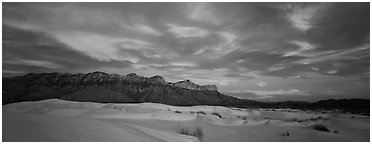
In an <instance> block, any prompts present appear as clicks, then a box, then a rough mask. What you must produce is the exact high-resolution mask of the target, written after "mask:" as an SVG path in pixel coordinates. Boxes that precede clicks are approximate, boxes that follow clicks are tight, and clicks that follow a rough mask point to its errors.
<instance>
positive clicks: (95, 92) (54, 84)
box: [2, 72, 238, 105]
mask: <svg viewBox="0 0 372 144" xmlns="http://www.w3.org/2000/svg"><path fill="white" fill-rule="evenodd" d="M2 93H3V104H7V103H13V102H20V101H29V100H42V99H49V98H61V99H66V100H75V101H92V102H158V103H164V104H170V105H197V104H220V103H225V102H229V101H237V100H238V99H236V98H233V97H230V96H226V95H223V94H221V93H219V92H218V91H217V87H216V86H214V85H198V84H195V83H193V82H191V81H189V80H186V81H180V82H176V83H171V82H167V81H165V80H164V78H163V77H161V76H153V77H149V78H148V77H143V76H139V75H137V74H135V73H130V74H128V75H118V74H107V73H103V72H93V73H87V74H81V73H79V74H69V73H42V74H34V73H30V74H26V75H24V76H18V77H13V78H3V92H2Z"/></svg>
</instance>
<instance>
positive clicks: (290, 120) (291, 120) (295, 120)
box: [286, 118, 298, 122]
mask: <svg viewBox="0 0 372 144" xmlns="http://www.w3.org/2000/svg"><path fill="white" fill-rule="evenodd" d="M297 121H298V119H297V118H292V119H287V120H286V122H297Z"/></svg>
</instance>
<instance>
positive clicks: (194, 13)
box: [187, 3, 222, 25]
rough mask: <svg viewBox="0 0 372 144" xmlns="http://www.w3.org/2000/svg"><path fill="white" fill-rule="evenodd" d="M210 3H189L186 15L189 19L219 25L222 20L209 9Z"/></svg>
mask: <svg viewBox="0 0 372 144" xmlns="http://www.w3.org/2000/svg"><path fill="white" fill-rule="evenodd" d="M210 5H211V4H210V3H191V4H188V6H187V10H188V11H187V13H188V14H189V15H188V17H189V19H191V20H194V21H198V22H204V23H209V24H213V25H221V24H222V20H221V19H220V18H218V17H217V16H216V15H215V14H214V13H213V11H212V10H211V7H210Z"/></svg>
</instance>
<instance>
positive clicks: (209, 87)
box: [173, 80, 217, 91]
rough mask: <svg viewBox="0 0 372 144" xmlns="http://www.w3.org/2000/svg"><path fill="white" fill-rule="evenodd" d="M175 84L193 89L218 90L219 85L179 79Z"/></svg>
mask: <svg viewBox="0 0 372 144" xmlns="http://www.w3.org/2000/svg"><path fill="white" fill-rule="evenodd" d="M173 85H174V86H177V87H181V88H186V89H191V90H211V91H217V86H215V85H198V84H195V83H193V82H191V81H190V80H185V81H179V82H176V83H174V84H173Z"/></svg>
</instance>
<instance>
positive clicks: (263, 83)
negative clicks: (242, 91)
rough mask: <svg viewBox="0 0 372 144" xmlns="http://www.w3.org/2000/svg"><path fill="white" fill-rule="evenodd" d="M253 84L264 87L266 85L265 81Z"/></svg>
mask: <svg viewBox="0 0 372 144" xmlns="http://www.w3.org/2000/svg"><path fill="white" fill-rule="evenodd" d="M255 85H257V86H259V87H265V86H266V85H267V83H266V82H259V83H256V84H255Z"/></svg>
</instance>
